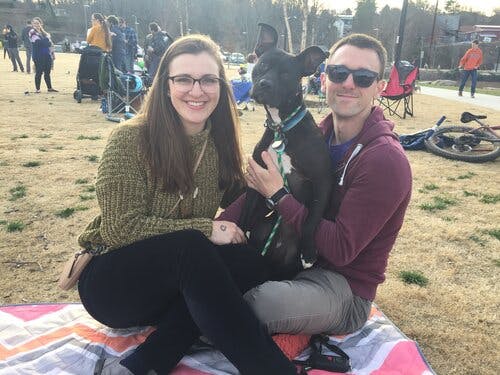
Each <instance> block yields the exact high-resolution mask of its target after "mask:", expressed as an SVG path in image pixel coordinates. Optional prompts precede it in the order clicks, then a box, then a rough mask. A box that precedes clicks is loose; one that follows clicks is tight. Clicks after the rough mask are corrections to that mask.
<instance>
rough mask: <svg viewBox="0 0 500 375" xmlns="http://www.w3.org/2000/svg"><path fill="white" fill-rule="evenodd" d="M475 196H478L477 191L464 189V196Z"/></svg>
mask: <svg viewBox="0 0 500 375" xmlns="http://www.w3.org/2000/svg"><path fill="white" fill-rule="evenodd" d="M477 196H478V194H477V193H474V192H472V191H467V190H464V197H477Z"/></svg>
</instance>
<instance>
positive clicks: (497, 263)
mask: <svg viewBox="0 0 500 375" xmlns="http://www.w3.org/2000/svg"><path fill="white" fill-rule="evenodd" d="M492 262H493V264H494V265H495V266H497V267H500V259H493V260H492Z"/></svg>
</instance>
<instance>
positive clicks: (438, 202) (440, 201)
mask: <svg viewBox="0 0 500 375" xmlns="http://www.w3.org/2000/svg"><path fill="white" fill-rule="evenodd" d="M457 203H458V201H457V200H456V199H453V198H448V197H433V198H432V202H431V203H423V204H421V205H420V206H419V208H420V209H422V210H424V211H430V212H434V211H439V210H445V209H447V208H448V206H453V205H455V204H457Z"/></svg>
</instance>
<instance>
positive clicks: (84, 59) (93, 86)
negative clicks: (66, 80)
mask: <svg viewBox="0 0 500 375" xmlns="http://www.w3.org/2000/svg"><path fill="white" fill-rule="evenodd" d="M80 53H81V54H82V55H81V57H80V63H79V64H78V73H77V74H76V90H75V92H74V93H73V97H74V98H75V100H76V101H77V102H78V103H81V102H82V98H92V100H97V99H98V97H99V94H101V90H100V88H99V64H100V61H101V59H102V56H103V52H102V50H101V49H100V48H99V47H95V46H89V47H86V48H83V49H81V50H80Z"/></svg>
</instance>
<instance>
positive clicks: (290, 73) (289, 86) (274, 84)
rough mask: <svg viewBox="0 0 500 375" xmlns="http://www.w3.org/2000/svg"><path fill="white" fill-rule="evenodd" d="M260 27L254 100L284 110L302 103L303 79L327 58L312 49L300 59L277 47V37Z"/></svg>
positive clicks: (309, 48) (253, 91) (254, 71)
mask: <svg viewBox="0 0 500 375" xmlns="http://www.w3.org/2000/svg"><path fill="white" fill-rule="evenodd" d="M259 26H260V27H261V29H260V32H259V37H258V41H257V45H256V47H255V53H256V55H257V56H258V58H259V59H258V61H257V64H256V65H255V67H254V69H253V71H252V82H253V88H252V98H253V99H254V100H255V101H256V102H257V103H260V104H266V105H268V106H269V107H273V108H280V109H281V108H284V107H286V106H289V105H290V103H291V102H300V101H302V77H306V76H309V75H311V74H313V73H314V72H315V71H316V68H317V67H318V66H319V64H321V62H322V61H323V60H324V59H325V58H326V57H327V56H326V54H325V53H324V52H323V51H322V50H321V48H319V47H316V46H312V47H308V48H306V49H305V50H304V51H302V52H301V53H300V54H299V55H296V56H295V55H292V54H290V53H287V52H285V51H283V50H281V49H279V48H277V47H276V45H277V42H278V33H277V32H276V30H275V29H274V28H272V27H271V26H269V25H266V24H259Z"/></svg>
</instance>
